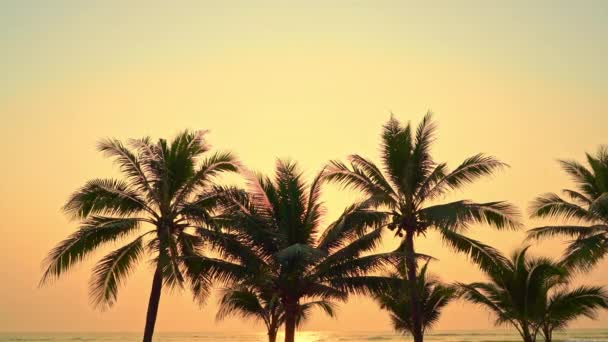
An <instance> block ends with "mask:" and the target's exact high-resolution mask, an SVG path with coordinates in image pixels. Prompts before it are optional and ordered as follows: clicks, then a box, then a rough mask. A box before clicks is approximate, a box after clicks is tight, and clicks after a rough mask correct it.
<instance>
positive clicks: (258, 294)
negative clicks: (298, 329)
mask: <svg viewBox="0 0 608 342" xmlns="http://www.w3.org/2000/svg"><path fill="white" fill-rule="evenodd" d="M315 307H318V308H320V309H322V310H323V311H324V312H325V313H326V314H327V315H329V316H330V317H334V315H335V308H334V307H335V303H333V302H331V301H327V300H318V301H312V302H307V303H301V304H299V306H298V310H297V318H296V324H297V325H300V324H301V323H303V322H304V321H305V320H306V319H307V318H308V317H309V315H310V311H311V310H312V309H313V308H315ZM229 315H240V316H242V317H244V318H253V319H256V320H260V321H262V322H263V323H264V325H265V326H266V330H267V334H268V342H275V341H276V339H277V333H278V331H279V328H280V327H281V326H282V325H283V323H285V308H284V307H283V304H282V303H281V299H280V298H279V296H278V294H277V293H276V292H275V291H274V290H272V289H256V288H255V287H251V286H247V285H245V284H240V285H237V286H235V287H233V288H228V289H225V290H224V293H223V295H222V297H221V300H220V308H219V311H218V313H217V319H224V318H225V317H227V316H229Z"/></svg>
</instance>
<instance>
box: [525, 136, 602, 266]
mask: <svg viewBox="0 0 608 342" xmlns="http://www.w3.org/2000/svg"><path fill="white" fill-rule="evenodd" d="M586 156H587V163H588V164H589V166H588V167H586V166H584V165H583V164H581V163H579V162H577V161H574V160H560V161H559V163H560V164H561V167H562V169H563V170H564V171H565V172H566V173H567V174H568V175H570V177H572V180H573V181H574V182H575V183H576V190H570V189H564V190H563V193H564V195H565V196H567V197H568V198H569V200H566V199H563V198H562V197H560V196H559V195H557V194H554V193H548V194H544V195H542V196H539V197H538V198H536V200H535V201H534V202H533V203H532V205H531V212H532V215H531V216H532V217H535V218H561V219H564V220H574V221H575V222H576V224H574V225H568V224H558V225H551V226H544V227H538V228H534V229H531V230H530V231H528V238H530V239H542V238H547V237H552V236H566V237H572V238H575V240H573V241H571V243H570V245H569V246H568V248H567V249H566V253H565V260H566V261H567V262H568V263H571V264H573V265H576V266H579V267H582V268H584V269H588V268H590V267H592V266H594V265H595V264H596V263H597V262H598V261H600V260H601V259H602V258H603V257H605V256H606V255H607V254H608V146H600V148H599V150H598V152H597V153H596V154H595V155H591V154H588V153H587V154H586Z"/></svg>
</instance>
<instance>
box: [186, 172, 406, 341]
mask: <svg viewBox="0 0 608 342" xmlns="http://www.w3.org/2000/svg"><path fill="white" fill-rule="evenodd" d="M321 178H322V177H321V174H319V175H318V176H317V177H315V178H314V180H313V181H312V183H310V185H309V184H307V183H306V182H305V181H304V180H303V176H302V174H301V173H300V172H299V171H298V169H297V167H296V164H295V163H291V162H285V161H279V162H278V163H277V167H276V172H275V175H274V177H273V179H271V178H269V177H265V176H262V175H249V189H248V191H247V192H242V191H237V190H235V191H225V195H224V201H225V202H224V207H223V211H222V212H221V213H219V214H218V215H217V216H216V217H215V218H214V223H215V225H216V226H215V229H206V228H199V229H198V233H199V235H200V236H202V237H203V238H205V239H208V240H209V241H213V243H212V245H211V247H214V248H215V249H217V250H218V251H219V252H220V254H221V257H222V259H223V260H224V261H222V262H223V263H227V262H230V263H231V265H232V268H231V269H230V271H228V269H229V267H222V268H221V270H220V269H219V268H218V270H215V269H214V270H212V271H211V273H213V274H217V275H218V279H223V280H224V281H226V282H228V283H239V282H242V283H243V284H245V285H246V286H248V288H250V289H251V288H254V289H260V288H262V289H271V291H272V292H271V294H269V295H264V296H259V295H258V297H259V298H261V299H262V300H265V301H268V300H269V299H270V298H272V297H269V296H275V295H276V296H277V297H278V299H279V300H280V306H281V310H282V311H284V313H283V315H284V317H283V318H281V321H284V322H285V341H286V342H293V341H294V338H295V330H296V325H297V322H298V318H299V317H300V318H301V317H302V314H301V313H302V307H303V306H305V305H306V304H303V303H305V302H320V303H326V302H327V301H336V300H338V301H343V300H346V298H347V296H348V295H349V294H350V293H364V294H369V293H371V291H372V290H375V291H378V290H379V289H381V288H383V287H384V286H386V279H385V278H384V277H381V276H370V275H367V274H368V272H373V271H375V270H378V269H380V268H381V267H382V266H383V265H385V264H387V263H388V262H390V261H391V260H392V258H393V257H394V255H393V253H383V254H372V255H365V256H363V254H365V253H369V252H370V251H372V250H373V249H374V248H375V247H376V246H377V245H378V244H379V243H380V240H381V234H382V229H379V228H377V227H378V223H380V222H382V220H383V215H382V214H379V213H377V212H375V211H371V210H366V209H365V208H364V207H361V205H359V204H354V205H352V206H350V207H348V208H347V209H346V210H345V211H344V213H343V214H342V215H341V216H340V217H339V218H338V220H337V221H335V222H333V223H331V224H330V225H329V226H327V228H326V229H325V230H323V229H322V225H321V219H322V218H323V213H324V209H323V205H322V203H321V201H320V195H321ZM217 228H223V231H218V229H217ZM370 230H371V231H370ZM202 258H204V257H202ZM204 261H205V262H204V263H201V264H203V265H212V264H213V262H209V260H204ZM205 273H208V271H206V272H205ZM262 297H266V298H262ZM321 306H322V307H323V305H321ZM323 308H325V307H323ZM326 311H327V310H326Z"/></svg>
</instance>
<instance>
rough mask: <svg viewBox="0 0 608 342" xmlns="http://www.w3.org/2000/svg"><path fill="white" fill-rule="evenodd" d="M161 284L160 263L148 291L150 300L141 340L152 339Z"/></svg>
mask: <svg viewBox="0 0 608 342" xmlns="http://www.w3.org/2000/svg"><path fill="white" fill-rule="evenodd" d="M162 286H163V275H162V272H161V269H160V265H158V266H157V267H156V271H155V272H154V278H153V280H152V291H150V301H149V303H148V313H147V314H146V327H145V328H144V339H143V342H151V341H152V335H154V326H155V325H156V316H157V314H158V306H159V304H160V294H161V289H162Z"/></svg>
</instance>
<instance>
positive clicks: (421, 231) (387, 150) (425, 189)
mask: <svg viewBox="0 0 608 342" xmlns="http://www.w3.org/2000/svg"><path fill="white" fill-rule="evenodd" d="M435 127H436V126H435V124H434V123H433V122H432V118H431V114H430V113H429V114H427V115H426V116H425V117H424V119H423V120H422V122H421V123H420V125H419V126H418V128H417V130H416V132H412V128H411V126H410V124H409V123H408V125H407V126H405V127H403V126H402V125H401V124H400V123H399V121H397V119H395V118H394V117H392V116H391V118H390V120H389V121H388V122H387V123H386V124H385V125H384V128H383V132H382V146H381V154H382V162H383V166H384V172H382V171H381V169H380V168H379V167H378V166H376V165H375V164H374V163H373V162H371V161H369V160H368V159H365V158H364V157H361V156H359V155H356V154H355V155H351V156H350V157H349V160H350V165H349V166H347V165H345V164H343V163H341V162H338V161H333V162H331V165H330V167H329V169H328V170H327V172H326V176H325V177H326V178H327V179H328V180H330V181H334V182H338V183H341V184H343V185H345V186H350V187H351V188H354V189H358V190H361V191H363V192H364V193H365V194H366V195H367V197H368V199H367V201H366V205H371V206H374V207H375V208H377V210H378V213H382V214H383V215H384V217H386V218H387V219H388V221H387V223H388V227H389V228H390V229H393V230H396V235H398V236H400V237H402V236H404V235H405V238H404V244H403V246H404V248H405V251H406V253H407V254H406V264H407V272H408V280H409V286H410V292H411V296H412V302H411V304H412V324H413V329H412V334H413V336H414V341H415V342H421V341H423V338H424V336H423V329H422V308H421V306H420V296H419V294H418V289H417V286H416V284H417V280H416V260H415V253H416V252H415V248H414V247H415V246H414V238H415V237H416V236H420V235H422V236H425V235H426V233H427V232H428V231H429V230H431V229H433V230H435V231H437V232H439V233H440V234H441V236H442V238H443V241H444V242H445V243H446V244H447V245H449V246H450V247H452V248H453V249H455V250H456V251H459V252H462V253H466V254H468V255H469V256H470V257H471V258H473V260H475V261H478V262H481V263H480V264H481V265H482V267H485V265H486V263H483V261H484V260H490V259H489V256H491V255H492V254H494V253H495V252H496V251H495V250H494V249H493V248H491V247H489V246H486V245H484V244H482V243H480V242H479V241H475V240H473V239H470V238H468V237H466V236H464V235H462V234H460V233H461V232H463V231H465V230H466V228H467V227H469V225H471V224H474V223H482V224H489V225H492V226H494V227H496V228H499V229H502V228H519V226H520V225H519V223H518V222H517V219H518V213H517V210H516V209H515V208H514V207H512V206H511V205H510V204H508V203H506V202H489V203H476V202H472V201H469V200H460V201H455V202H451V203H445V204H434V203H436V201H437V200H438V199H441V198H443V197H444V196H445V195H446V194H447V193H449V192H450V191H452V190H455V189H460V188H462V187H463V186H464V185H466V184H469V183H472V182H474V181H475V180H477V179H478V178H480V177H482V176H488V175H491V174H492V173H494V171H496V170H498V169H500V168H503V167H504V166H505V164H504V163H502V162H500V161H498V160H496V159H495V158H493V157H489V156H485V155H482V154H477V155H475V156H473V157H470V158H468V159H466V160H465V161H464V162H463V163H462V164H461V165H460V166H458V167H457V168H456V169H454V170H453V171H449V170H448V167H447V165H446V164H445V163H436V162H435V161H434V160H433V158H432V156H431V152H430V147H431V145H432V143H433V141H434V133H435ZM490 264H491V261H489V262H488V263H487V265H490Z"/></svg>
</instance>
